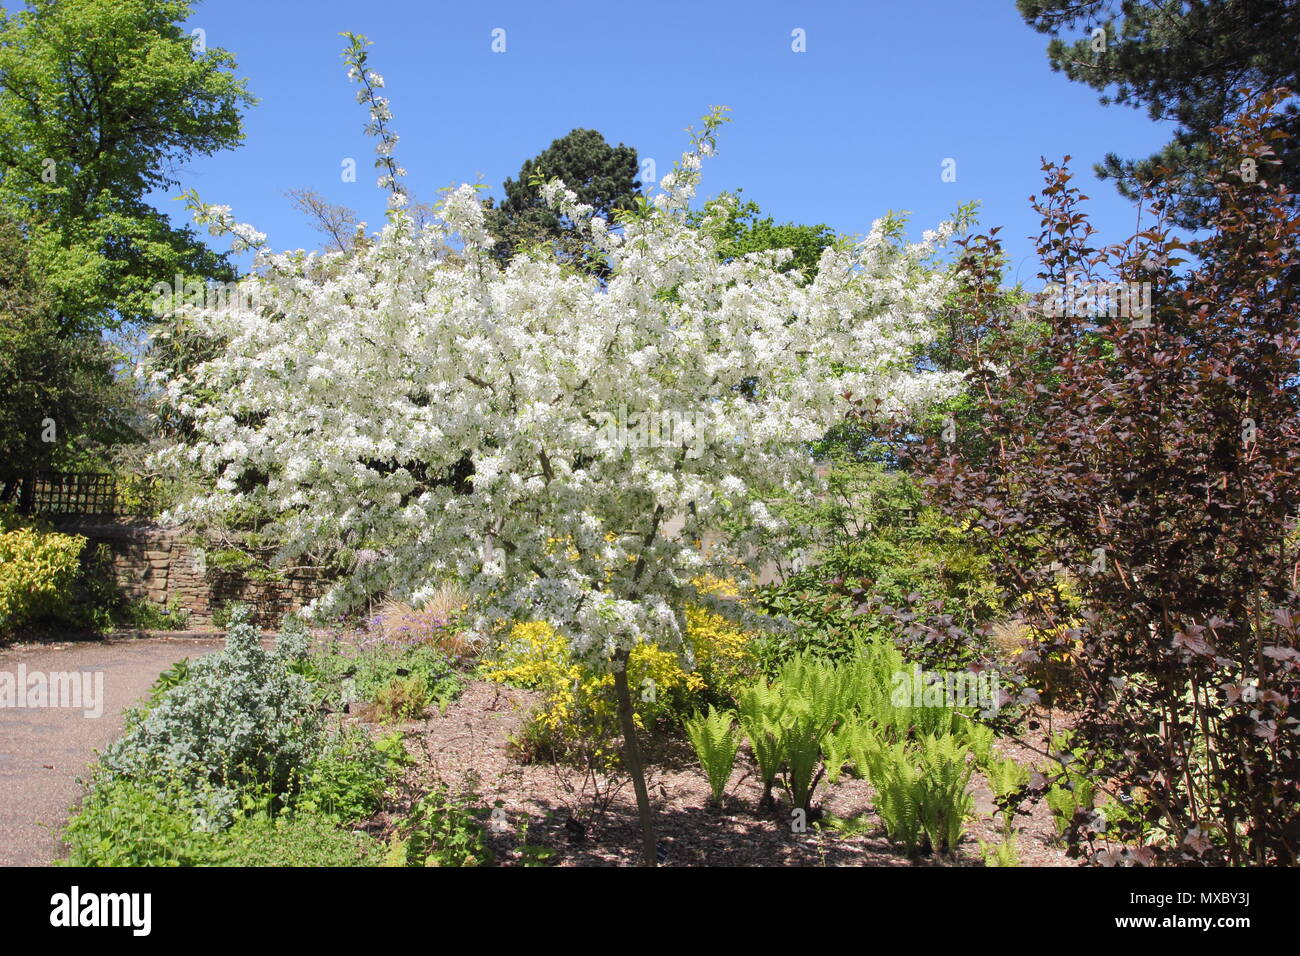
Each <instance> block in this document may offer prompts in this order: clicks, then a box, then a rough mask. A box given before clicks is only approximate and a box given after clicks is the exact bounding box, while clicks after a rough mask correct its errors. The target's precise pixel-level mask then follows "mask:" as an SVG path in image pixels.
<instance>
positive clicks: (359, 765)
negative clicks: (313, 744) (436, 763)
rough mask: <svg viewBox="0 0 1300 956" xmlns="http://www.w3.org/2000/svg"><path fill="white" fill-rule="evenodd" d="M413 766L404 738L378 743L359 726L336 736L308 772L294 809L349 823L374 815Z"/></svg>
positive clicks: (303, 777) (304, 775)
mask: <svg viewBox="0 0 1300 956" xmlns="http://www.w3.org/2000/svg"><path fill="white" fill-rule="evenodd" d="M409 762H410V758H409V756H408V755H407V753H406V748H405V747H404V746H403V745H402V740H401V736H400V735H399V734H393V735H390V736H389V737H387V738H384V743H382V744H381V743H377V742H376V741H375V740H373V739H372V738H371V736H370V735H369V734H368V733H366V732H365V731H364V730H362V729H361V728H359V727H352V728H349V729H347V730H344V731H343V732H342V733H340V734H338V735H336V736H335V737H333V738H331V739H330V740H329V742H328V743H327V744H326V745H325V747H324V749H323V750H322V751H321V752H320V753H319V754H317V755H316V757H315V758H314V759H313V760H312V761H311V763H309V764H308V766H307V768H306V770H305V771H304V772H303V775H302V781H301V785H300V790H299V793H298V795H297V797H296V799H295V801H294V808H295V810H297V811H299V812H305V813H314V814H319V815H321V816H326V817H330V818H332V819H336V820H340V821H342V822H344V823H347V822H351V821H354V820H361V819H364V818H365V817H368V816H371V815H372V814H373V813H375V811H377V810H378V809H379V807H380V805H381V803H382V799H383V795H384V791H385V790H387V788H388V785H389V784H390V783H391V782H392V780H393V779H394V777H395V776H396V775H397V774H398V773H399V772H400V770H401V769H402V767H404V766H406V765H407V764H408V763H409Z"/></svg>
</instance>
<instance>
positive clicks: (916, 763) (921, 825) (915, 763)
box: [854, 732, 974, 854]
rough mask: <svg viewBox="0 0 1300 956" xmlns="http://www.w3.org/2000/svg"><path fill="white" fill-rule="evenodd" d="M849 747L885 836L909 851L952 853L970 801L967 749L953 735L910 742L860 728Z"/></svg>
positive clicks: (972, 767) (971, 767)
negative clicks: (871, 790) (868, 784)
mask: <svg viewBox="0 0 1300 956" xmlns="http://www.w3.org/2000/svg"><path fill="white" fill-rule="evenodd" d="M854 750H855V759H856V761H857V762H858V765H859V767H860V768H861V769H862V770H864V771H865V776H866V777H867V779H868V780H870V781H871V785H872V787H874V788H875V791H876V812H877V813H879V815H880V818H881V820H882V821H883V822H884V824H885V830H886V832H887V833H888V834H889V838H890V839H891V840H893V841H894V842H896V843H899V844H901V845H902V846H903V848H904V850H905V851H906V852H907V853H909V854H912V853H916V852H918V851H924V850H931V851H933V852H936V853H949V854H950V853H953V852H954V851H955V850H956V847H957V843H958V842H959V841H960V839H961V834H962V827H963V825H964V823H965V821H966V818H967V817H968V816H969V815H970V812H971V807H972V802H973V801H972V798H971V796H970V794H969V793H968V792H967V785H968V784H969V782H970V777H971V773H972V771H973V769H974V764H973V763H972V762H970V761H969V760H968V759H967V758H968V757H969V755H970V751H969V749H968V748H967V747H966V746H965V745H963V744H961V743H959V742H958V739H957V738H956V737H953V736H940V737H931V736H926V737H922V738H920V740H919V741H918V742H917V744H915V745H912V744H909V743H907V742H905V741H897V742H894V743H888V742H886V741H884V740H881V739H880V738H879V737H877V736H875V735H874V734H872V733H870V732H863V733H862V734H861V735H860V736H859V738H858V741H857V743H856V745H855V747H854Z"/></svg>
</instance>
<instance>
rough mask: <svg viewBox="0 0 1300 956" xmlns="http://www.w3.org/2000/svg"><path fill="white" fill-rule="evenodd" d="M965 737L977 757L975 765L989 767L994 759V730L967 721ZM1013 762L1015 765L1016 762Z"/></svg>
mask: <svg viewBox="0 0 1300 956" xmlns="http://www.w3.org/2000/svg"><path fill="white" fill-rule="evenodd" d="M963 736H964V737H965V739H966V743H968V744H969V745H970V751H971V753H972V754H974V755H975V763H976V764H977V765H978V766H980V767H988V766H989V762H990V760H992V759H994V758H993V728H992V727H988V726H986V725H985V724H978V723H976V722H975V721H973V720H972V721H967V722H966V728H965V731H964V733H963ZM1012 762H1013V763H1014V761H1012ZM1017 766H1019V764H1017Z"/></svg>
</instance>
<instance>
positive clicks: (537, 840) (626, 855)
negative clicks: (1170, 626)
mask: <svg viewBox="0 0 1300 956" xmlns="http://www.w3.org/2000/svg"><path fill="white" fill-rule="evenodd" d="M536 699H537V695H536V694H533V693H531V692H529V691H522V690H518V689H515V688H510V687H503V686H501V685H499V684H492V683H487V682H483V681H473V682H469V683H467V684H466V687H465V690H464V692H463V693H462V695H461V696H460V697H459V698H458V699H457V700H456V701H454V702H453V703H451V704H450V705H449V706H448V707H447V708H446V710H445V712H443V713H441V714H436V713H435V714H434V715H433V716H431V717H429V718H428V719H426V720H422V721H418V722H412V723H408V724H405V725H403V728H402V729H403V731H404V733H405V735H406V744H407V747H408V749H409V750H410V752H411V754H412V755H413V756H414V757H415V758H416V760H417V762H418V764H417V766H416V767H415V768H413V769H412V771H411V777H412V784H413V786H414V785H415V781H417V780H423V779H427V778H430V777H432V778H436V779H439V780H441V781H443V782H445V783H446V784H448V785H449V786H451V788H452V789H453V790H460V791H463V792H472V793H473V794H474V796H473V798H472V800H473V805H474V806H477V807H478V808H479V809H480V811H481V812H482V814H483V816H484V818H485V819H486V820H487V821H488V824H489V825H488V840H489V845H490V846H491V848H492V850H493V851H494V853H495V854H496V856H497V858H498V862H501V863H507V864H508V863H511V862H517V861H518V859H519V857H520V852H519V849H520V845H521V843H522V840H521V833H523V832H526V840H527V843H528V844H529V845H532V846H539V845H540V846H544V847H546V848H548V849H550V850H552V851H554V857H553V858H552V859H553V862H554V863H555V864H556V865H560V866H593V865H595V866H600V865H635V864H636V863H637V855H638V851H639V848H640V831H639V827H638V823H637V815H636V803H635V799H634V796H633V793H632V788H631V784H630V783H628V784H626V785H625V786H624V787H623V788H622V789H621V790H619V791H618V792H617V793H615V794H614V795H613V796H612V797H611V798H610V800H609V805H608V807H607V809H606V810H605V812H604V813H603V814H602V813H600V812H598V811H595V810H593V809H592V804H593V801H592V800H591V799H590V788H588V794H587V795H586V796H584V795H583V793H582V779H583V774H582V772H581V771H580V770H577V769H575V768H570V767H565V766H557V765H550V764H542V763H536V764H524V763H521V762H520V761H519V759H518V758H517V757H516V756H515V755H514V754H513V753H512V752H511V747H510V739H511V736H512V735H513V734H515V733H517V732H518V731H519V729H520V728H521V726H522V724H523V719H524V716H525V714H526V712H527V710H528V708H529V707H531V706H532V705H533V704H534V703H535V701H536ZM995 748H996V749H997V750H998V751H1000V752H1001V753H1003V754H1004V755H1006V756H1011V757H1015V758H1016V759H1017V760H1020V761H1021V762H1022V763H1029V762H1030V761H1031V760H1032V759H1033V757H1034V755H1033V754H1032V752H1030V751H1029V750H1028V749H1026V748H1024V747H1020V746H1018V745H1016V744H1015V743H1013V742H1010V741H1006V740H999V741H997V743H996V744H995ZM646 749H647V752H648V756H649V758H650V766H649V767H648V771H647V772H648V778H649V788H650V799H651V804H652V806H653V807H654V811H655V826H656V830H657V834H658V837H659V840H660V844H661V853H662V852H663V851H665V850H666V853H667V855H666V857H665V861H664V862H665V863H666V864H667V865H679V866H823V865H825V866H909V865H922V866H983V865H984V861H983V857H982V855H981V852H980V846H979V841H980V840H984V841H986V842H997V840H998V839H999V834H998V833H997V832H996V826H995V824H994V823H993V822H992V820H991V819H990V818H991V814H992V812H993V803H992V797H991V794H990V793H989V790H988V788H987V785H986V784H985V783H984V781H983V779H982V777H980V776H979V775H976V776H975V777H974V778H973V781H972V792H973V794H974V797H975V804H976V811H977V814H978V815H977V816H976V817H975V818H974V819H972V820H971V821H970V822H969V824H968V825H967V829H966V834H965V836H964V838H963V840H962V842H961V844H960V845H959V846H958V849H957V853H956V855H955V857H954V858H951V859H941V858H938V857H930V858H927V857H921V858H919V859H917V860H915V861H913V860H911V859H909V858H908V857H907V856H906V855H904V854H903V853H902V852H900V851H899V850H897V849H895V848H894V847H892V846H891V844H890V843H889V841H888V840H887V839H886V838H885V836H884V832H883V827H882V826H881V825H880V822H879V820H878V819H877V818H876V817H875V815H874V813H872V809H871V808H872V789H871V786H870V784H868V783H867V782H865V781H863V780H857V779H853V778H851V777H847V776H846V777H844V778H841V780H840V781H839V783H837V784H836V785H835V786H833V787H831V788H828V789H827V790H826V791H825V793H824V797H823V800H822V809H823V810H825V811H827V812H828V813H830V814H832V815H834V816H836V817H839V818H844V819H847V818H853V817H858V816H859V815H861V814H866V816H865V817H861V818H860V821H859V822H860V823H861V824H863V825H862V826H861V828H860V830H859V832H856V833H852V834H850V833H839V832H836V831H835V830H833V829H825V830H822V829H821V828H819V827H817V826H815V825H812V824H811V823H810V825H809V826H808V828H807V832H805V833H802V834H796V833H793V832H792V828H791V815H790V811H789V808H788V806H785V805H782V804H780V803H779V801H778V806H777V808H776V809H774V810H771V811H764V810H760V808H759V802H760V799H761V796H762V786H761V783H760V782H759V781H758V780H757V779H756V774H755V772H754V767H753V763H752V761H751V760H750V759H749V758H748V754H747V752H746V751H745V750H742V753H741V756H740V757H739V758H738V760H737V765H736V769H735V770H734V771H733V773H732V776H731V780H730V781H729V783H728V785H727V790H726V795H725V796H724V798H723V804H722V807H721V808H712V807H709V806H708V798H709V784H708V781H707V779H706V778H705V777H704V774H703V773H702V772H701V770H700V768H699V765H698V763H696V761H695V758H694V755H693V754H692V752H691V749H690V745H689V744H687V743H685V742H684V741H680V740H676V739H671V738H665V737H661V736H656V735H647V740H646ZM498 806H499V807H500V808H501V809H502V810H503V811H504V819H502V815H501V814H497V819H496V821H493V819H492V810H493V809H494V808H496V807H498ZM571 818H573V819H576V820H577V821H578V822H579V823H580V824H582V825H584V826H585V830H586V832H585V835H584V838H583V839H581V840H577V839H575V838H574V837H573V836H571V835H570V833H569V830H568V829H566V824H567V823H568V821H569V820H570V819H571ZM375 823H376V824H378V828H379V829H382V821H375ZM525 827H526V831H525ZM1020 827H1021V832H1020V840H1019V849H1020V859H1021V863H1022V865H1026V866H1070V865H1074V863H1073V861H1072V860H1070V859H1069V858H1067V857H1066V855H1065V852H1064V850H1063V849H1062V848H1061V847H1059V846H1058V845H1057V843H1056V838H1055V834H1056V831H1055V828H1054V825H1053V823H1052V818H1051V813H1050V811H1049V810H1048V808H1047V806H1046V805H1043V804H1041V803H1040V804H1038V805H1036V806H1035V807H1034V808H1033V811H1032V812H1031V814H1030V815H1029V816H1028V817H1022V818H1021V822H1020Z"/></svg>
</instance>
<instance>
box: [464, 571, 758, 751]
mask: <svg viewBox="0 0 1300 956" xmlns="http://www.w3.org/2000/svg"><path fill="white" fill-rule="evenodd" d="M727 587H728V584H727V583H726V582H719V583H717V584H710V585H709V586H708V587H707V588H705V589H706V590H709V591H711V592H713V593H716V594H719V595H720V596H733V595H734V586H732V590H731V591H730V593H729V592H728V591H727ZM685 616H686V625H687V626H686V638H687V642H688V644H689V647H690V652H691V654H692V655H693V658H694V666H693V667H692V666H689V665H687V664H685V663H684V662H683V660H682V659H681V657H680V656H679V655H678V654H676V653H675V652H673V651H670V650H667V649H665V648H663V647H660V646H658V645H656V644H651V643H648V642H643V643H639V644H636V645H634V646H633V648H632V650H631V653H630V655H629V659H628V684H629V686H630V688H631V690H632V697H633V705H634V708H635V718H634V719H635V721H636V724H637V726H638V727H639V728H641V729H642V730H644V729H646V728H650V727H654V726H656V725H660V724H663V723H667V722H673V723H680V722H681V720H682V719H683V718H684V717H685V716H686V715H688V714H689V713H691V712H693V711H694V710H696V709H699V708H700V707H702V706H704V705H705V704H707V703H712V702H719V701H728V700H729V699H730V698H731V697H732V696H733V694H734V693H735V691H736V689H738V688H739V686H740V685H741V684H742V683H743V682H744V681H745V680H746V679H747V678H748V677H750V676H751V674H752V673H753V658H752V656H751V655H750V653H749V650H748V642H749V639H750V635H749V634H748V633H747V632H746V631H745V630H743V629H742V628H740V627H739V626H737V625H736V624H734V623H732V622H731V621H729V620H727V619H726V618H725V617H723V616H722V615H721V614H718V613H717V612H715V611H710V610H707V609H705V608H700V607H695V606H688V607H687V608H686V611H685ZM480 673H481V674H482V676H483V677H484V678H485V679H487V680H491V681H495V682H497V683H501V684H509V685H511V686H515V687H522V688H526V689H529V690H537V691H541V692H542V694H543V699H542V701H541V703H540V705H539V707H538V708H537V710H536V712H535V713H534V714H533V715H532V718H531V724H530V727H529V728H528V729H527V730H526V734H527V735H529V736H530V737H531V739H532V741H533V743H534V745H535V746H534V747H533V748H532V749H533V750H549V751H551V756H559V753H558V752H557V751H559V750H562V749H563V743H564V741H565V740H572V739H575V737H577V736H579V735H582V736H590V735H591V734H593V733H599V731H600V730H601V728H604V729H605V730H606V731H607V732H608V734H609V736H611V737H612V736H615V735H617V733H618V730H617V727H618V718H617V714H616V712H615V705H614V695H613V688H614V677H613V675H612V674H610V673H608V672H600V671H597V670H595V669H594V668H591V667H589V666H587V665H585V664H584V663H583V662H582V661H581V660H579V659H578V658H577V657H576V656H575V655H573V653H572V652H571V650H570V646H569V642H568V641H567V640H566V639H565V638H564V637H563V636H562V635H561V634H560V633H559V632H557V631H556V630H555V629H554V628H553V627H551V626H550V625H549V624H547V623H545V622H543V621H528V622H522V623H517V624H515V625H513V626H512V627H511V628H510V631H509V634H508V637H507V638H506V640H505V641H504V642H503V644H502V646H501V649H500V651H499V652H498V653H497V654H496V655H495V656H494V658H493V659H492V660H490V661H489V662H487V663H485V664H484V665H483V667H482V669H481V671H480Z"/></svg>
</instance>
